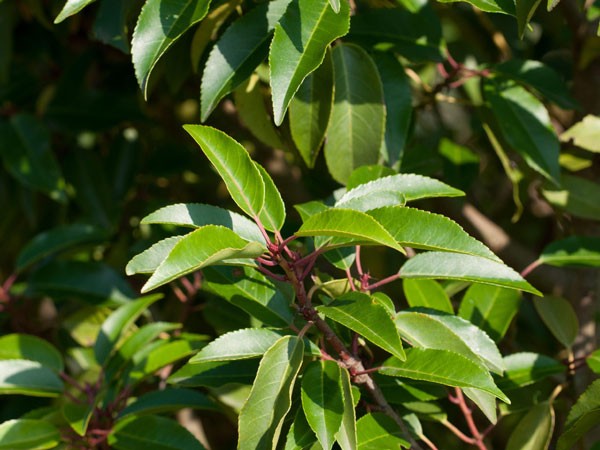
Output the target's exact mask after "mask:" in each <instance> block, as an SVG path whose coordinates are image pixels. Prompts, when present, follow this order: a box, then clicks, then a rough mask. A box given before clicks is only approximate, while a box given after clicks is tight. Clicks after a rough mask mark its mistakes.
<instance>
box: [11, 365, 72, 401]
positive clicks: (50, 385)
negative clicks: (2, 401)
mask: <svg viewBox="0 0 600 450" xmlns="http://www.w3.org/2000/svg"><path fill="white" fill-rule="evenodd" d="M62 390H63V383H62V381H61V380H60V378H58V375H57V374H56V372H54V370H53V369H51V368H49V367H46V366H43V365H42V364H40V363H39V362H35V361H28V360H24V359H7V360H3V361H0V394H23V395H30V396H33V397H56V396H57V395H59V394H60V393H61V392H62Z"/></svg>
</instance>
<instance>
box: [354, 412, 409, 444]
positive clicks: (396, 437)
mask: <svg viewBox="0 0 600 450" xmlns="http://www.w3.org/2000/svg"><path fill="white" fill-rule="evenodd" d="M356 432H357V435H358V450H381V449H384V448H386V449H398V448H403V447H405V448H410V444H409V443H408V442H407V441H406V440H405V439H404V438H403V434H402V431H401V430H400V428H399V427H398V424H396V422H394V419H392V418H391V417H389V416H387V415H385V414H383V413H370V414H366V415H364V416H362V417H361V418H360V419H359V420H358V422H356Z"/></svg>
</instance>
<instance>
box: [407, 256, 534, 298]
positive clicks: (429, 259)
mask: <svg viewBox="0 0 600 450" xmlns="http://www.w3.org/2000/svg"><path fill="white" fill-rule="evenodd" d="M400 275H401V277H402V278H434V279H435V278H437V279H450V280H464V281H472V282H476V283H484V284H491V285H494V286H501V287H508V288H512V289H520V290H522V291H526V292H531V293H532V294H535V295H540V296H541V295H542V294H541V292H540V291H538V290H537V289H536V288H534V287H533V286H531V285H530V284H529V283H528V282H527V281H525V280H524V279H523V278H522V277H521V276H520V275H519V274H518V273H517V272H515V271H514V270H513V269H511V268H510V267H508V266H505V265H504V264H502V263H499V262H496V261H492V260H490V259H487V258H481V257H479V256H472V255H463V254H458V253H445V252H426V253H420V254H418V255H417V256H415V257H413V258H411V259H409V260H408V261H407V262H406V263H405V264H404V265H403V266H402V268H401V269H400Z"/></svg>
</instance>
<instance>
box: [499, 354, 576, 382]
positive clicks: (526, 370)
mask: <svg viewBox="0 0 600 450" xmlns="http://www.w3.org/2000/svg"><path fill="white" fill-rule="evenodd" d="M504 366H505V367H506V372H505V373H504V377H502V378H501V379H499V380H498V386H499V387H500V388H501V389H504V390H507V389H515V388H518V387H523V386H527V385H530V384H533V383H535V382H537V381H540V380H542V379H544V378H546V377H549V376H551V375H557V374H561V373H564V372H565V366H563V365H562V364H561V363H559V362H558V361H556V360H555V359H553V358H550V357H548V356H545V355H540V354H538V353H514V354H512V355H509V356H506V357H505V358H504Z"/></svg>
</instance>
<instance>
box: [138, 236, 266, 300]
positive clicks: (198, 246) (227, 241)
mask: <svg viewBox="0 0 600 450" xmlns="http://www.w3.org/2000/svg"><path fill="white" fill-rule="evenodd" d="M263 251H264V246H263V244H259V243H258V242H248V241H245V240H244V239H242V238H240V237H239V236H238V235H237V234H235V233H234V232H233V231H231V230H230V229H229V228H225V227H221V226H215V225H206V226H205V227H202V228H199V229H197V230H196V231H192V232H191V233H190V234H188V235H186V236H185V237H184V238H183V239H181V240H180V241H179V242H178V243H177V244H176V245H175V247H173V250H171V253H169V256H167V258H166V259H165V260H164V261H163V262H162V263H161V264H160V266H158V268H157V269H156V271H155V272H154V273H153V274H152V276H151V277H150V278H149V279H148V281H147V282H146V284H145V285H144V287H142V292H148V291H150V290H152V289H155V288H157V287H159V286H162V285H163V284H166V283H169V282H171V281H173V280H175V279H176V278H179V277H181V276H183V275H187V274H188V273H191V272H195V271H197V270H200V269H202V268H203V267H206V266H210V265H211V264H216V263H220V262H222V261H224V260H227V259H232V258H256V257H258V256H260V255H261V254H262V253H263Z"/></svg>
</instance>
